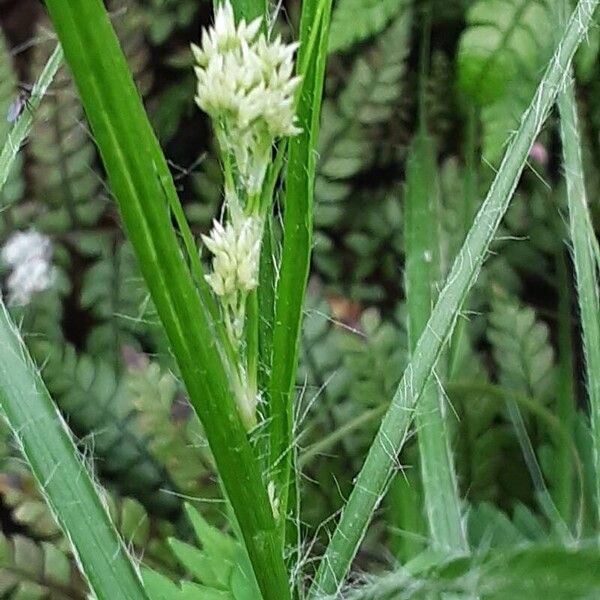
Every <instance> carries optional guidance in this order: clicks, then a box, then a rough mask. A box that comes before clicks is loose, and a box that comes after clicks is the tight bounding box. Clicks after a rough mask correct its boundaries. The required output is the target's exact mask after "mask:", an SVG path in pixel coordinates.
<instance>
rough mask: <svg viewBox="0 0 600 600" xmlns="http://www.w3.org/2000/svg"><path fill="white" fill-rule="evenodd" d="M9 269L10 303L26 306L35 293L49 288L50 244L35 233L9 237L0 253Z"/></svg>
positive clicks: (50, 278) (17, 234) (50, 277)
mask: <svg viewBox="0 0 600 600" xmlns="http://www.w3.org/2000/svg"><path fill="white" fill-rule="evenodd" d="M0 256H1V258H2V261H3V262H4V263H5V264H6V265H7V266H8V267H10V268H11V271H12V272H11V274H10V275H9V277H8V280H7V282H6V286H7V288H8V292H9V300H10V302H11V303H13V304H27V303H28V302H29V301H30V300H31V296H32V295H33V294H34V293H35V292H41V291H43V290H45V289H48V288H49V287H50V286H51V285H52V283H53V281H54V268H53V267H52V242H51V241H50V238H49V237H48V236H45V235H43V234H41V233H39V232H38V231H35V230H30V231H18V232H17V233H14V234H13V235H11V236H10V238H9V239H8V240H7V242H6V244H5V245H4V246H3V248H2V252H1V253H0Z"/></svg>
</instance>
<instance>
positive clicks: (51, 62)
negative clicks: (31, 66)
mask: <svg viewBox="0 0 600 600" xmlns="http://www.w3.org/2000/svg"><path fill="white" fill-rule="evenodd" d="M62 61H63V52H62V48H61V47H60V46H57V47H56V49H55V50H54V52H53V53H52V55H51V56H50V58H49V59H48V62H47V63H46V65H45V67H44V69H43V71H42V72H41V73H40V76H39V77H38V79H37V81H36V82H35V85H34V86H33V89H32V90H31V97H30V99H29V102H28V106H27V110H24V111H23V113H22V114H21V116H20V117H19V118H18V120H17V122H16V123H15V125H14V127H13V129H12V131H11V132H10V133H9V134H8V138H7V140H6V143H5V144H4V147H3V148H2V151H1V152H0V189H2V188H3V187H4V184H5V183H6V180H7V179H8V176H9V174H10V169H11V167H12V164H13V161H14V160H15V158H16V156H17V153H18V152H19V150H20V148H21V146H22V145H23V142H24V141H25V139H26V138H27V136H28V135H29V132H30V131H31V125H32V123H33V116H34V114H35V110H36V109H37V107H38V106H39V103H40V102H41V101H42V98H43V97H44V94H45V93H46V91H47V90H48V87H49V86H50V84H51V83H52V80H53V79H54V76H55V75H56V72H57V71H58V69H59V68H60V65H61V64H62ZM3 118H4V117H3Z"/></svg>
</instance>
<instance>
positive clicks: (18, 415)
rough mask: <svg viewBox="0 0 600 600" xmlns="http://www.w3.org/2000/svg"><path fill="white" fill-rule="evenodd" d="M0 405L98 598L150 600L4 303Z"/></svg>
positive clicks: (0, 313)
mask: <svg viewBox="0 0 600 600" xmlns="http://www.w3.org/2000/svg"><path fill="white" fill-rule="evenodd" d="M0 338H1V339H2V344H0V404H1V407H2V413H3V417H4V418H5V419H6V421H7V422H8V424H9V426H10V428H11V430H12V433H13V435H14V438H15V440H16V441H17V443H18V445H19V447H20V449H21V451H22V452H23V455H24V456H25V458H26V459H27V462H28V463H29V465H30V467H31V471H32V473H33V475H34V476H35V478H36V480H37V482H38V484H39V486H40V489H41V490H42V493H43V494H44V497H45V498H46V501H47V502H48V505H49V506H50V508H51V510H52V513H53V515H54V516H55V518H56V520H57V521H58V523H59V525H60V526H61V528H62V529H63V531H64V532H65V535H66V536H67V538H68V539H69V541H70V543H71V545H72V547H73V551H74V553H75V556H76V557H77V561H78V564H79V567H80V569H81V570H82V572H83V574H84V576H85V578H86V579H87V581H88V584H89V586H90V588H91V590H92V591H93V593H94V597H96V598H99V599H100V600H113V599H114V598H128V599H131V600H136V599H139V600H146V598H147V596H146V593H145V591H144V588H143V585H142V582H141V580H140V579H139V577H138V575H137V573H136V571H135V568H134V566H133V564H132V562H131V560H130V558H129V556H128V554H127V551H126V549H125V546H124V544H123V542H122V540H121V539H120V538H119V535H118V533H117V531H116V529H115V527H114V525H113V523H112V521H111V520H110V517H109V515H108V512H107V511H106V509H105V507H104V504H103V502H102V500H101V499H100V496H99V495H98V491H97V489H96V485H95V484H94V482H93V481H92V478H91V476H90V474H89V472H88V470H87V468H86V466H85V464H84V462H83V459H82V457H81V455H80V453H79V451H78V450H77V448H76V446H75V444H74V442H73V438H72V436H71V433H70V432H69V430H68V428H67V425H66V424H65V422H64V420H63V418H62V416H61V414H60V413H59V412H58V410H57V409H56V407H55V406H54V404H53V403H52V399H51V398H50V395H49V394H48V390H47V389H46V387H45V386H44V383H43V382H42V379H41V377H40V376H39V374H38V372H37V370H36V367H35V365H34V363H33V361H32V360H31V358H30V356H29V353H28V352H27V348H26V347H25V344H24V343H23V341H22V339H21V337H20V335H19V332H18V331H17V329H16V327H15V326H14V324H13V323H12V321H11V319H10V316H9V314H8V311H7V310H6V308H5V307H4V304H3V303H2V302H0Z"/></svg>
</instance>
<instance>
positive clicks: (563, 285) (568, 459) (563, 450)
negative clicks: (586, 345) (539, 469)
mask: <svg viewBox="0 0 600 600" xmlns="http://www.w3.org/2000/svg"><path fill="white" fill-rule="evenodd" d="M555 220H556V229H557V236H558V238H559V239H562V237H563V236H564V232H565V228H564V223H563V221H562V219H560V218H559V217H558V214H557V216H556V219H555ZM565 254H566V248H565V247H564V246H563V245H562V244H561V245H560V246H559V247H558V248H557V250H556V277H557V285H556V288H557V289H558V382H557V392H556V416H557V417H558V419H559V420H560V422H561V423H562V424H563V425H564V427H565V428H566V430H567V431H568V433H569V437H570V438H572V437H573V435H574V433H575V431H574V428H575V421H576V417H577V413H576V405H575V382H574V377H573V374H574V373H575V362H574V357H573V334H572V327H571V318H572V314H573V301H572V297H571V296H572V293H571V283H570V277H569V270H568V266H567V258H566V256H565ZM556 449H557V459H556V469H555V472H556V477H557V479H556V484H555V490H554V501H555V502H556V507H557V509H558V511H559V513H560V515H561V517H562V518H563V519H564V521H565V522H566V523H567V524H568V525H569V526H571V524H572V522H573V501H574V497H573V492H574V489H573V461H572V456H571V453H570V451H569V449H568V448H567V447H566V446H565V445H564V444H562V443H558V441H557V443H556Z"/></svg>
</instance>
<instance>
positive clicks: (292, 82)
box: [192, 1, 300, 194]
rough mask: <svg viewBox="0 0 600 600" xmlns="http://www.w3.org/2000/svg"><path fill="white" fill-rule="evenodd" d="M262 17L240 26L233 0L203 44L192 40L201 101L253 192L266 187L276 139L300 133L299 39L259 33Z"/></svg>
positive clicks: (219, 12)
mask: <svg viewBox="0 0 600 600" xmlns="http://www.w3.org/2000/svg"><path fill="white" fill-rule="evenodd" d="M260 26H261V19H260V18H258V19H255V20H254V21H252V22H251V23H249V24H247V23H246V22H245V21H244V20H242V21H240V23H239V24H238V25H237V26H236V24H235V20H234V15H233V8H232V6H231V4H230V3H229V2H228V1H227V2H225V3H224V4H221V5H220V6H219V8H218V9H217V14H216V17H215V24H214V25H213V27H212V28H210V29H209V30H204V31H203V34H202V48H199V47H198V46H196V45H194V44H192V51H193V53H194V57H195V59H196V62H197V66H196V69H195V71H196V76H197V78H198V86H197V92H196V103H197V104H198V106H199V107H200V108H201V109H202V110H204V111H205V112H206V113H208V114H209V115H210V117H211V118H212V119H213V121H214V123H215V128H216V133H217V137H218V139H219V142H220V143H221V144H222V145H223V146H224V148H223V150H226V151H229V152H232V153H233V154H234V156H235V159H236V163H237V167H238V170H239V172H240V175H241V178H242V180H243V182H244V185H245V186H246V188H247V189H248V192H249V193H250V194H254V193H257V192H258V191H260V189H261V186H262V183H263V180H264V176H265V172H266V169H267V166H268V164H269V162H270V152H271V146H272V144H273V142H274V141H275V140H276V139H278V138H281V137H285V136H292V135H297V134H298V133H300V129H298V127H297V126H296V123H295V121H296V117H295V114H294V94H295V92H296V89H297V88H298V85H299V83H300V78H299V77H292V73H293V70H294V53H295V51H296V49H297V47H298V45H297V44H284V43H283V42H282V41H281V39H280V38H279V37H278V38H277V39H275V40H274V41H268V40H267V38H266V36H265V34H264V33H259V30H260Z"/></svg>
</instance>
